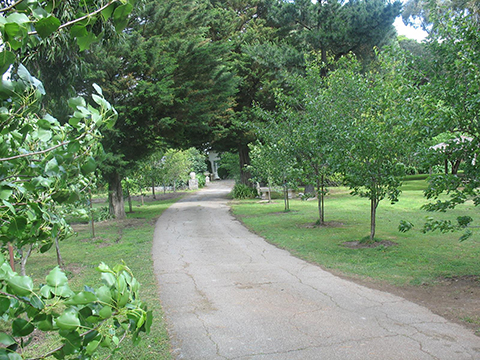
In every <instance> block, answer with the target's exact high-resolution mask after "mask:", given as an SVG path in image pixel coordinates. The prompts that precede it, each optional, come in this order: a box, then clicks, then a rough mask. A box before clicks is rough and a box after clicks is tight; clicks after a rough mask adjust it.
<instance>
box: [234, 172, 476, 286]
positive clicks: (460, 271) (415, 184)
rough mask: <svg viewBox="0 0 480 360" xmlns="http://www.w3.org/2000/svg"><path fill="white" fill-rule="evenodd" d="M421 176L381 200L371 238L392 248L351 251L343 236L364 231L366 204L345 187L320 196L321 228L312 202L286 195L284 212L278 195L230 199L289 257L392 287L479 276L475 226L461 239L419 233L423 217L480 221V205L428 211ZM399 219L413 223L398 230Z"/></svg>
mask: <svg viewBox="0 0 480 360" xmlns="http://www.w3.org/2000/svg"><path fill="white" fill-rule="evenodd" d="M425 186H426V183H425V180H410V181H407V182H405V184H404V186H403V188H402V190H403V193H402V195H401V197H400V201H399V202H398V203H396V204H394V205H392V204H390V203H389V202H388V200H384V201H382V202H381V203H380V205H379V207H378V211H377V229H376V238H377V240H388V241H392V242H395V243H397V245H395V246H379V247H375V248H361V249H352V248H347V247H345V246H343V243H344V242H349V241H359V240H361V239H362V238H364V237H365V236H368V235H369V230H370V228H369V226H370V218H369V216H370V207H369V205H370V204H369V200H368V199H366V198H360V197H353V196H351V195H350V194H349V191H348V189H346V188H342V187H339V188H331V189H330V194H329V195H328V197H327V198H326V200H325V221H327V222H328V223H329V226H327V227H315V226H313V225H314V223H315V221H316V220H317V218H318V209H317V202H316V200H313V201H301V200H293V201H292V202H291V203H290V209H291V211H290V212H283V209H284V204H283V201H282V200H276V201H275V203H270V204H269V203H265V202H259V201H258V200H245V201H233V202H232V207H233V213H234V214H235V215H236V216H237V217H239V218H240V219H241V220H242V221H243V222H244V223H245V225H246V226H247V227H249V228H250V229H251V230H253V231H255V232H256V233H258V234H260V235H261V236H263V237H264V238H265V239H267V240H268V241H269V242H271V243H273V244H275V245H277V246H279V247H281V248H285V249H288V250H289V251H291V252H292V253H293V254H294V255H296V256H299V257H301V258H303V259H305V260H308V261H311V262H314V263H317V264H320V265H322V266H323V267H325V268H329V269H336V270H340V271H342V272H344V273H345V274H349V275H352V276H360V277H364V278H371V279H374V280H381V281H386V282H388V283H390V284H393V285H407V284H408V285H418V284H434V283H435V282H436V281H438V280H439V279H441V278H445V277H456V276H464V275H476V276H480V261H479V259H480V232H479V230H478V229H476V228H472V231H473V236H472V238H470V239H469V240H467V241H465V242H462V243H460V242H459V241H458V238H459V237H460V235H461V233H448V234H441V233H438V232H435V233H428V234H423V233H422V231H421V230H422V227H423V223H424V222H425V219H426V217H427V216H434V217H437V218H442V219H452V220H453V219H455V218H456V217H457V216H459V215H469V216H471V217H472V218H474V221H475V223H478V221H479V220H480V216H479V215H480V214H479V210H480V209H479V208H476V207H474V206H473V204H472V203H467V204H465V205H462V206H459V207H458V208H457V209H455V210H454V211H451V212H448V213H440V214H439V213H427V212H425V211H424V210H421V209H420V207H421V206H422V205H423V204H424V203H425V199H424V197H423V189H424V188H425ZM400 220H408V221H411V222H412V223H414V225H415V227H414V228H413V229H412V230H411V231H409V232H407V233H400V232H399V231H398V225H399V223H400Z"/></svg>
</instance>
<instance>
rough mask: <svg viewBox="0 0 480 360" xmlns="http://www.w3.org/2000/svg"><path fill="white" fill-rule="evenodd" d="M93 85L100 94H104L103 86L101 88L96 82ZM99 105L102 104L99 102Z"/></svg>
mask: <svg viewBox="0 0 480 360" xmlns="http://www.w3.org/2000/svg"><path fill="white" fill-rule="evenodd" d="M92 86H93V88H94V89H95V91H96V92H97V93H98V94H100V95H102V96H103V91H102V88H101V87H100V86H98V85H97V84H95V83H93V84H92ZM94 99H95V98H94ZM97 104H98V103H97ZM99 105H100V104H99Z"/></svg>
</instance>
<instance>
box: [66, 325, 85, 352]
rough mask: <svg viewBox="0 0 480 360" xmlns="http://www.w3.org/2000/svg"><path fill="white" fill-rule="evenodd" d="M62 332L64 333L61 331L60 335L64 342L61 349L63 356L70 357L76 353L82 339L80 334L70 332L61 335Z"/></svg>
mask: <svg viewBox="0 0 480 360" xmlns="http://www.w3.org/2000/svg"><path fill="white" fill-rule="evenodd" d="M63 332H64V331H63V330H62V335H63V337H64V338H65V340H66V341H65V346H64V348H63V349H64V353H65V355H70V354H73V353H75V352H77V351H78V349H80V348H81V346H82V338H81V336H80V334H78V332H77V331H71V332H68V333H66V334H63Z"/></svg>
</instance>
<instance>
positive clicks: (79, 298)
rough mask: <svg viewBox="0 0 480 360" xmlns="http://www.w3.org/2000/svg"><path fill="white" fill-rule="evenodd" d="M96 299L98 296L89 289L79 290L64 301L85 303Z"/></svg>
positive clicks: (77, 303)
mask: <svg viewBox="0 0 480 360" xmlns="http://www.w3.org/2000/svg"><path fill="white" fill-rule="evenodd" d="M97 300H98V298H97V296H96V295H95V294H93V293H91V292H89V291H80V292H79V293H78V294H76V295H74V296H73V297H71V298H70V299H68V300H67V301H65V303H66V304H68V305H87V304H90V303H93V302H95V301H97Z"/></svg>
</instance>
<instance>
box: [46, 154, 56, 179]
mask: <svg viewBox="0 0 480 360" xmlns="http://www.w3.org/2000/svg"><path fill="white" fill-rule="evenodd" d="M58 172H59V167H58V162H57V159H56V158H53V159H51V160H50V161H49V162H47V164H46V165H45V174H46V175H48V176H55V175H57V174H58Z"/></svg>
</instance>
